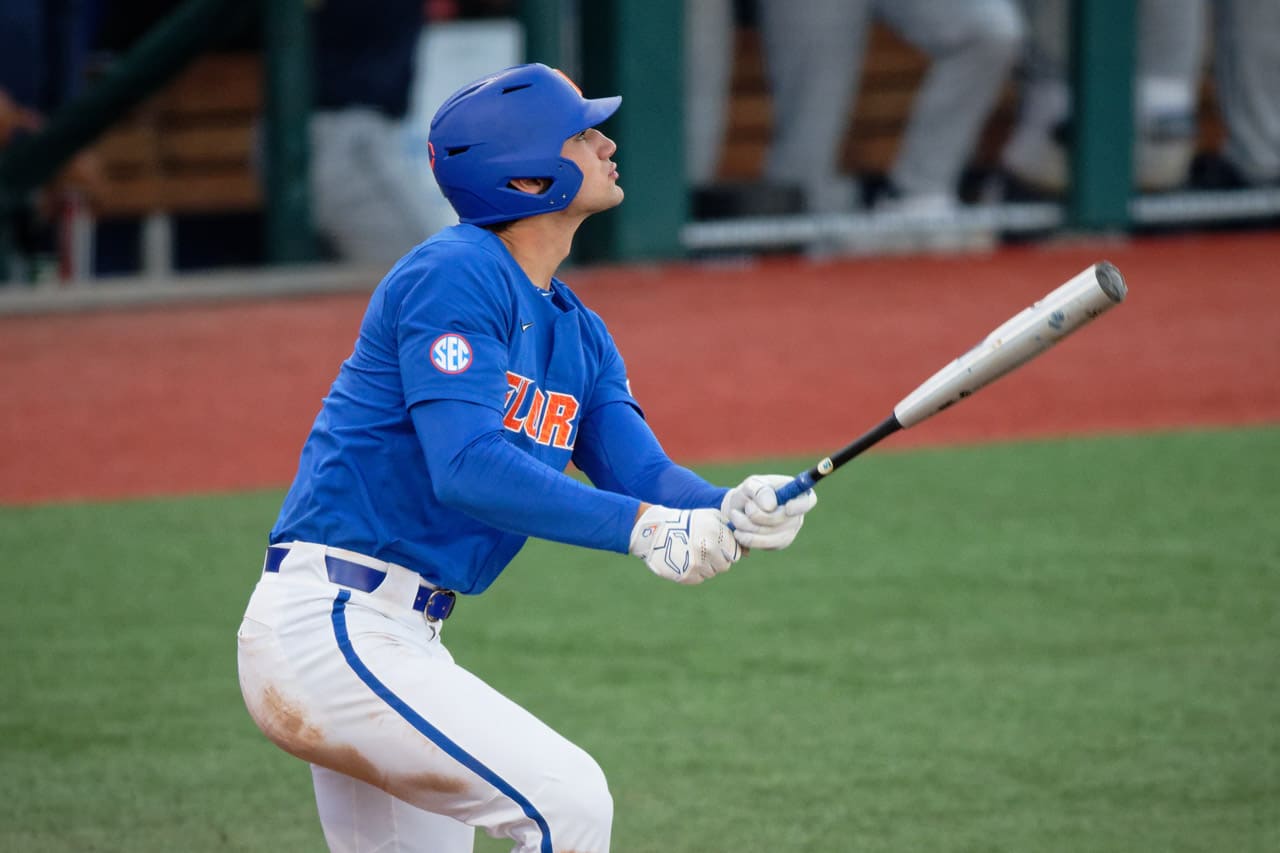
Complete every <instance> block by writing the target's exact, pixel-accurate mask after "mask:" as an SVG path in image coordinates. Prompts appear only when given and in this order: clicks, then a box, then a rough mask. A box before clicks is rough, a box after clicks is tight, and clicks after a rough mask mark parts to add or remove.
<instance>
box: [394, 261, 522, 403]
mask: <svg viewBox="0 0 1280 853" xmlns="http://www.w3.org/2000/svg"><path fill="white" fill-rule="evenodd" d="M415 275H417V277H416V278H415V279H414V280H412V281H406V282H403V292H402V299H401V300H400V301H399V303H398V305H397V313H396V316H395V317H394V318H392V319H391V321H392V322H393V323H394V326H395V333H396V340H397V343H398V345H399V348H400V374H401V380H402V382H403V384H404V394H405V404H406V406H409V407H412V406H413V405H414V404H415V403H420V402H423V401H425V400H465V401H467V402H470V403H477V404H479V405H482V406H487V407H489V408H493V409H497V410H499V411H501V409H502V405H503V401H504V399H505V396H506V393H507V378H506V372H507V363H508V347H509V335H510V332H509V330H510V329H511V325H512V319H511V311H512V309H511V307H510V299H509V298H504V293H503V290H504V287H505V278H504V277H503V274H502V271H501V270H500V269H499V268H498V267H497V265H496V264H495V263H494V262H492V261H491V260H490V259H488V258H487V256H485V255H484V254H483V253H472V254H471V255H461V254H459V256H458V257H456V258H453V257H451V258H450V259H449V262H448V263H436V264H433V265H432V266H431V267H430V268H429V269H427V270H419V271H417V272H416V273H415Z"/></svg>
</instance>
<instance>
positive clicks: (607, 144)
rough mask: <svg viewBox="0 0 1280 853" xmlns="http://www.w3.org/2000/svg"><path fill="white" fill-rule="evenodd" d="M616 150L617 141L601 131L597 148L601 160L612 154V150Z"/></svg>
mask: <svg viewBox="0 0 1280 853" xmlns="http://www.w3.org/2000/svg"><path fill="white" fill-rule="evenodd" d="M617 150H618V143H616V142H614V141H613V140H612V139H610V138H609V137H607V136H605V135H604V134H603V133H601V134H600V141H599V148H598V149H597V151H598V154H599V157H600V159H601V160H608V159H609V158H610V157H612V156H613V152H615V151H617Z"/></svg>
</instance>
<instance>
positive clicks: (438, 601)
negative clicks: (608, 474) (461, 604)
mask: <svg viewBox="0 0 1280 853" xmlns="http://www.w3.org/2000/svg"><path fill="white" fill-rule="evenodd" d="M457 601H458V596H457V594H456V593H454V591H453V590H451V589H433V590H431V594H430V595H428V596H427V603H426V605H425V606H424V607H423V608H422V618H423V619H426V620H427V621H428V622H443V621H444V620H445V619H448V618H449V614H450V613H452V612H453V605H454V604H456V603H457Z"/></svg>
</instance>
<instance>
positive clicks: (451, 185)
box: [428, 63, 622, 225]
mask: <svg viewBox="0 0 1280 853" xmlns="http://www.w3.org/2000/svg"><path fill="white" fill-rule="evenodd" d="M621 100H622V99H621V98H618V97H613V98H599V99H595V100H587V99H586V98H583V97H582V93H581V91H580V90H579V89H578V87H577V86H576V85H575V84H574V83H573V81H571V80H569V78H568V77H566V76H565V75H564V74H563V72H560V71H557V70H555V69H552V68H548V67H547V66H545V65H542V64H539V63H531V64H528V65H517V66H515V67H513V68H508V69H505V70H504V71H501V72H498V73H497V74H495V75H493V76H492V77H489V78H486V79H484V80H480V81H477V82H475V83H472V84H469V85H467V86H464V87H463V88H462V89H460V90H459V91H458V92H457V93H455V94H454V95H452V96H451V97H450V98H449V99H448V100H446V101H445V103H444V105H443V106H441V107H440V109H439V110H438V111H437V112H436V115H435V117H434V118H433V119H432V120H431V131H430V136H429V139H428V146H429V153H430V156H431V162H432V167H431V168H432V173H433V174H434V175H435V178H436V183H438V184H439V185H440V189H441V191H443V192H444V195H445V197H446V198H447V199H448V200H449V203H450V204H451V205H452V206H453V209H454V210H455V211H456V212H457V213H458V218H459V219H460V220H461V221H462V222H466V223H470V224H473V225H488V224H492V223H496V222H504V221H509V220H512V219H520V218H523V217H526V216H535V215H537V214H541V213H550V212H552V211H555V210H560V209H563V208H565V207H567V206H568V205H569V203H570V202H572V201H573V198H574V196H576V195H577V193H578V189H579V188H580V187H581V186H582V180H583V175H582V171H581V170H580V169H579V168H578V167H577V165H576V164H574V163H573V162H572V161H570V160H568V159H566V158H564V157H562V156H561V154H560V152H561V149H562V147H563V145H564V142H565V140H567V139H569V138H570V137H571V136H573V135H574V134H576V133H580V132H581V131H583V130H585V129H586V128H588V127H593V126H595V125H596V124H599V123H600V122H602V121H604V119H606V118H608V116H609V115H612V114H613V112H614V111H615V110H616V109H617V107H618V103H619V102H620V101H621ZM540 177H546V178H549V179H550V181H551V185H550V186H549V187H548V188H547V190H546V191H545V192H543V193H540V194H534V193H528V192H524V191H522V190H519V189H516V188H514V187H512V186H511V185H510V183H511V181H512V180H516V179H520V178H540Z"/></svg>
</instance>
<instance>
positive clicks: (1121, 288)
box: [1093, 261, 1129, 302]
mask: <svg viewBox="0 0 1280 853" xmlns="http://www.w3.org/2000/svg"><path fill="white" fill-rule="evenodd" d="M1093 271H1094V275H1096V276H1097V278H1098V287H1100V288H1102V292H1103V293H1105V294H1106V295H1107V298H1108V299H1110V300H1111V301H1112V302H1123V301H1124V298H1125V296H1127V295H1128V294H1129V287H1128V286H1127V285H1126V284H1125V283H1124V276H1122V275H1121V274H1120V270H1119V269H1118V268H1117V267H1116V265H1115V264H1113V263H1111V261H1098V263H1096V264H1094V267H1093Z"/></svg>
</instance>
